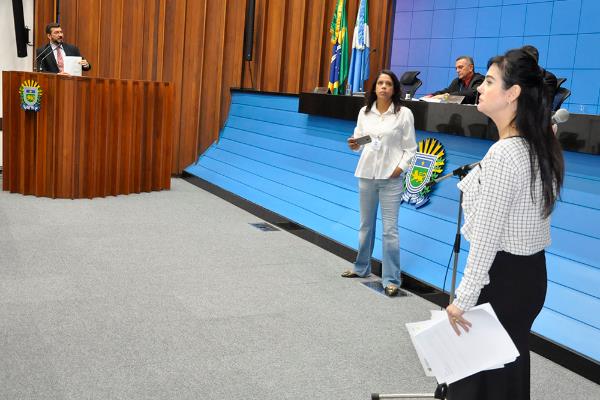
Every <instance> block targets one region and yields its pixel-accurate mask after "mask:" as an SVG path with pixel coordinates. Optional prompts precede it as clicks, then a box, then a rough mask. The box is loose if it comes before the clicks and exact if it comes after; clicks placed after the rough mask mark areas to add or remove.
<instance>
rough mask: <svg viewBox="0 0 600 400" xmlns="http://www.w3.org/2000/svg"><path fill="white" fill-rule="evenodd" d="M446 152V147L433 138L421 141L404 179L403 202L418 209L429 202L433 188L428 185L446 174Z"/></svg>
mask: <svg viewBox="0 0 600 400" xmlns="http://www.w3.org/2000/svg"><path fill="white" fill-rule="evenodd" d="M445 155H446V152H445V150H444V146H442V144H441V143H440V142H439V141H438V140H437V139H433V138H427V139H424V140H421V141H420V142H419V144H418V151H417V154H415V156H414V158H413V160H412V162H411V164H410V167H409V168H408V170H407V171H406V175H405V177H404V183H403V185H404V193H403V194H402V201H403V202H404V201H405V202H407V203H408V204H413V205H414V206H415V207H416V208H419V207H423V206H424V205H425V204H427V203H428V202H429V196H430V194H431V190H432V187H431V186H429V185H427V184H428V183H429V182H431V181H432V180H434V179H435V178H437V177H438V176H439V175H440V174H441V173H442V172H444V166H445V165H446V160H445V158H444V157H445Z"/></svg>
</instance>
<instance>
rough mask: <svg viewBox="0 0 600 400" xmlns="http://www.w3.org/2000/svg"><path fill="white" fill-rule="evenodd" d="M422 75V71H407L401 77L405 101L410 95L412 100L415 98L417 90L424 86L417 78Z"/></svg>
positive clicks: (401, 87)
mask: <svg viewBox="0 0 600 400" xmlns="http://www.w3.org/2000/svg"><path fill="white" fill-rule="evenodd" d="M420 73H421V71H406V72H405V73H403V74H402V76H401V77H400V89H401V94H402V98H403V99H405V98H406V95H407V94H409V95H410V98H411V99H412V98H413V97H415V93H416V92H417V89H418V88H419V87H421V85H422V84H423V82H422V81H421V80H420V79H419V78H417V75H419V74H420Z"/></svg>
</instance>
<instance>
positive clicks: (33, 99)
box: [19, 80, 42, 111]
mask: <svg viewBox="0 0 600 400" xmlns="http://www.w3.org/2000/svg"><path fill="white" fill-rule="evenodd" d="M19 95H20V97H21V108H22V109H23V110H25V111H39V110H40V104H41V102H42V88H41V87H40V85H39V83H37V82H36V81H32V80H27V81H23V83H22V84H21V86H20V87H19Z"/></svg>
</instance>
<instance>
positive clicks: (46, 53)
mask: <svg viewBox="0 0 600 400" xmlns="http://www.w3.org/2000/svg"><path fill="white" fill-rule="evenodd" d="M48 47H50V43H48V44H47V45H45V46H43V47H40V48H39V49H37V50H36V51H35V54H36V57H38V56H39V55H40V54H42V53H43V55H42V57H41V58H40V60H41V61H38V62H37V63H38V64H39V66H40V69H41V70H42V71H44V72H54V73H55V74H58V73H59V72H60V71H59V70H58V65H57V64H56V58H55V57H54V54H51V53H53V52H52V50H50V49H49V48H48ZM62 47H63V50H64V51H65V54H66V55H67V56H78V57H83V56H82V55H81V53H80V52H79V49H78V48H77V47H75V46H73V45H72V44H68V43H63V45H62ZM83 58H85V57H83ZM36 68H37V65H36ZM90 69H92V65H91V64H90V65H88V67H87V68H83V70H84V71H89V70H90Z"/></svg>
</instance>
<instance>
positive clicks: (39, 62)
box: [35, 43, 62, 72]
mask: <svg viewBox="0 0 600 400" xmlns="http://www.w3.org/2000/svg"><path fill="white" fill-rule="evenodd" d="M61 47H62V43H60V44H59V45H58V46H56V49H60V48H61ZM48 50H50V51H48ZM44 53H46V54H45V55H44V57H42V54H44ZM52 53H54V49H53V48H52V45H48V47H46V48H45V49H44V50H43V51H42V52H41V53H40V54H38V56H37V57H36V58H35V65H36V66H37V71H38V72H41V71H42V62H43V61H44V60H45V59H46V57H48V56H49V55H50V54H52ZM40 57H41V58H40Z"/></svg>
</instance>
